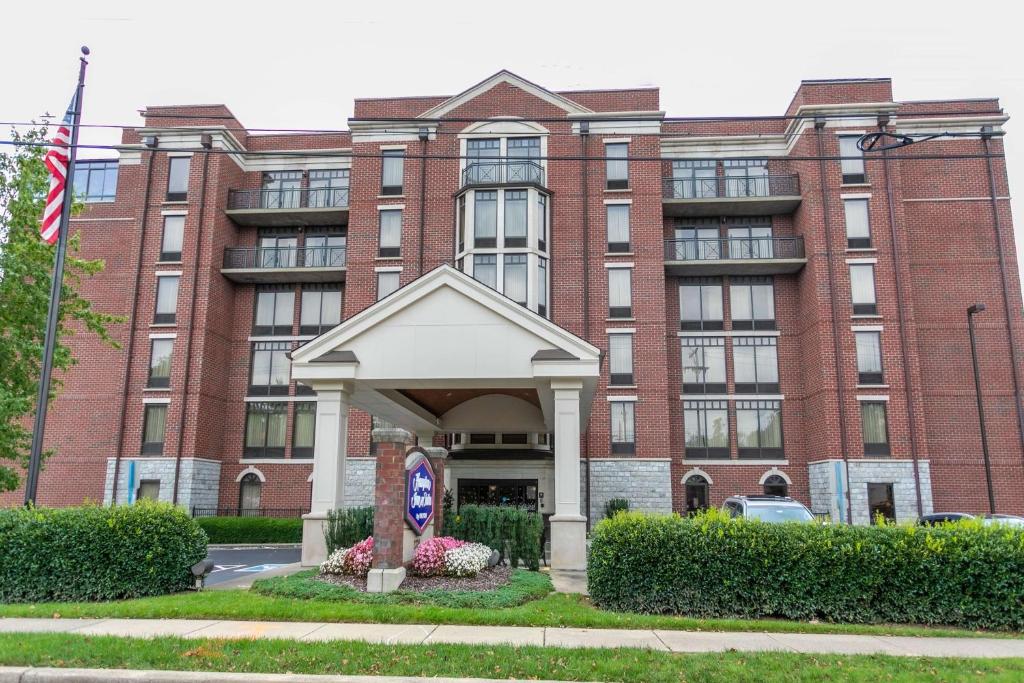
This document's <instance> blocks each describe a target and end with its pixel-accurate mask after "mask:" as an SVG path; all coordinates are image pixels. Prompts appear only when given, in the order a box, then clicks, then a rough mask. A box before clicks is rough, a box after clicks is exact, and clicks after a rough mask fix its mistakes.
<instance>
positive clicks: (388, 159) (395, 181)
mask: <svg viewBox="0 0 1024 683" xmlns="http://www.w3.org/2000/svg"><path fill="white" fill-rule="evenodd" d="M381 157H382V162H383V163H382V166H381V174H380V186H381V187H380V193H381V194H388V195H396V194H402V176H403V174H404V172H405V150H402V149H385V150H383V151H382V152H381Z"/></svg>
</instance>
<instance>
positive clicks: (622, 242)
mask: <svg viewBox="0 0 1024 683" xmlns="http://www.w3.org/2000/svg"><path fill="white" fill-rule="evenodd" d="M605 209H606V211H607V219H608V251H609V252H611V253H619V252H626V251H629V204H608V205H607V206H605Z"/></svg>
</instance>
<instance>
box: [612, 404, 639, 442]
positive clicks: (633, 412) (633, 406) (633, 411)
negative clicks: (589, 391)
mask: <svg viewBox="0 0 1024 683" xmlns="http://www.w3.org/2000/svg"><path fill="white" fill-rule="evenodd" d="M617 405H619V406H623V407H625V406H628V407H629V421H630V422H631V423H632V428H631V429H630V430H629V431H631V432H632V434H633V439H632V440H631V441H616V440H615V418H614V417H613V411H614V409H615V406H617ZM608 418H609V419H608V428H609V438H610V443H611V452H612V454H613V455H635V454H636V402H635V401H609V402H608Z"/></svg>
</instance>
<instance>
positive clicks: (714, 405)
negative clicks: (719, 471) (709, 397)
mask: <svg viewBox="0 0 1024 683" xmlns="http://www.w3.org/2000/svg"><path fill="white" fill-rule="evenodd" d="M688 410H690V411H696V413H697V427H698V432H699V433H700V435H701V438H702V439H703V440H704V442H705V443H707V441H708V411H710V410H714V411H723V410H724V411H725V446H688V445H687V444H686V412H687V411H688ZM731 448H732V432H731V430H730V428H729V403H728V401H705V400H690V401H683V450H684V456H685V459H686V460H727V459H729V457H730V449H731Z"/></svg>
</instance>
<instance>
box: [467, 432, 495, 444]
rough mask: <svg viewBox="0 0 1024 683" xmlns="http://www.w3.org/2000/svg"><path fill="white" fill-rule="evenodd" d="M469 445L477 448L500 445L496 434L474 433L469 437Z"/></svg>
mask: <svg viewBox="0 0 1024 683" xmlns="http://www.w3.org/2000/svg"><path fill="white" fill-rule="evenodd" d="M469 443H470V444H472V445H477V446H486V445H490V444H496V443H498V437H497V435H496V434H485V433H473V434H470V435H469Z"/></svg>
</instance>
